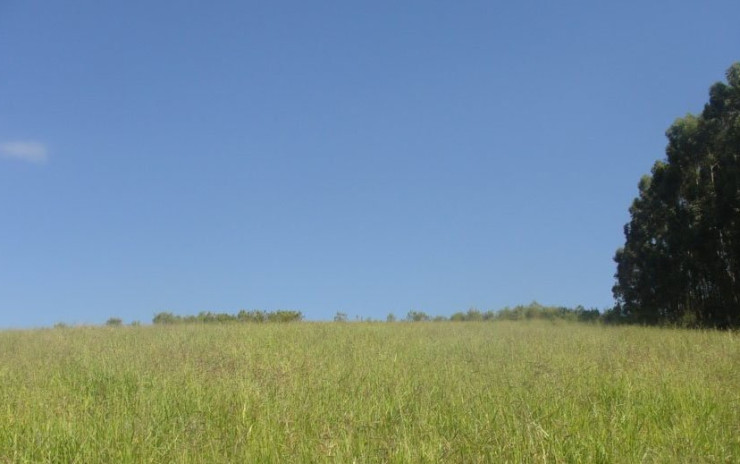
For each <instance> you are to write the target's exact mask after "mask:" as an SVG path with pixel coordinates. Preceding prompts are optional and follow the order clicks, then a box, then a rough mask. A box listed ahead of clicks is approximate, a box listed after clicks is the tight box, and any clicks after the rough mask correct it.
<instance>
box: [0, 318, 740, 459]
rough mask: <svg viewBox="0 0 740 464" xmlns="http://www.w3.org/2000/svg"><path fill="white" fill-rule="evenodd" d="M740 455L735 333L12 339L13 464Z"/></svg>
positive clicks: (2, 351)
mask: <svg viewBox="0 0 740 464" xmlns="http://www.w3.org/2000/svg"><path fill="white" fill-rule="evenodd" d="M25 462H28V463H37V462H38V463H46V462H49V463H269V462H275V463H313V462H319V463H322V462H332V463H352V462H357V463H365V462H367V463H382V462H390V463H407V462H408V463H410V462H444V463H447V462H460V463H476V462H491V463H499V462H512V463H517V462H583V463H598V462H624V463H639V462H666V463H668V462H670V463H674V462H740V335H738V334H737V333H733V332H721V331H689V330H674V329H658V328H641V327H610V326H601V325H588V324H578V323H558V322H478V323H475V322H470V323H468V322H465V323H454V322H440V323H432V322H426V323H408V322H403V323H401V322H399V323H361V322H358V323H307V322H302V323H290V324H223V325H218V324H214V325H189V324H185V325H176V326H139V327H80V328H57V329H43V330H28V331H4V332H0V463H25Z"/></svg>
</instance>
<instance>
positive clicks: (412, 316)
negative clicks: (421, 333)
mask: <svg viewBox="0 0 740 464" xmlns="http://www.w3.org/2000/svg"><path fill="white" fill-rule="evenodd" d="M406 320H407V321H409V322H424V321H428V320H429V315H428V314H427V313H425V312H424V311H409V312H408V314H406Z"/></svg>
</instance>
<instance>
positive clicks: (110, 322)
mask: <svg viewBox="0 0 740 464" xmlns="http://www.w3.org/2000/svg"><path fill="white" fill-rule="evenodd" d="M105 325H107V326H110V327H119V326H122V325H123V321H122V320H121V319H119V318H117V317H111V318H110V319H108V320H107V321H105Z"/></svg>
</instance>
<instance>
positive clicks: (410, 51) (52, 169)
mask: <svg viewBox="0 0 740 464" xmlns="http://www.w3.org/2000/svg"><path fill="white" fill-rule="evenodd" d="M738 18H740V2H738V1H737V0H727V1H702V2H697V1H681V0H679V1H655V2H652V1H650V2H644V1H631V0H628V1H619V2H617V1H610V2H599V1H582V2H573V1H563V2H550V1H547V2H546V1H539V2H513V1H512V2H495V1H461V2H450V1H430V0H424V1H380V0H379V1H366V2H347V1H331V2H329V1H312V2H306V1H279V0H277V1H265V2H252V1H220V2H197V1H177V2H176V1H150V0H147V1H143V0H128V1H121V2H101V1H99V0H65V1H35V0H0V327H34V326H46V325H52V324H54V323H56V322H65V323H68V324H88V323H102V322H104V321H105V320H106V319H108V318H109V317H113V316H116V317H120V318H122V319H123V320H124V321H125V322H130V321H133V320H140V321H143V322H149V321H151V319H152V316H153V315H154V314H155V313H157V312H160V311H173V312H175V313H178V314H193V313H197V312H199V311H225V312H236V311H238V310H239V309H242V308H243V309H263V310H269V311H272V310H277V309H294V310H299V311H302V312H303V313H304V315H305V316H306V317H307V318H308V319H331V318H332V317H333V315H334V314H335V313H336V312H338V311H341V312H345V313H347V314H348V315H349V317H350V318H354V317H355V316H356V315H360V316H363V317H372V318H376V319H377V318H385V316H386V315H387V314H388V313H389V312H393V313H395V314H396V315H397V316H399V317H403V316H404V315H405V314H406V313H407V312H408V311H409V310H419V311H425V312H427V313H429V314H432V315H437V314H441V315H450V314H452V313H453V312H455V311H460V310H466V309H467V308H469V307H471V306H475V307H478V308H479V309H482V310H488V309H499V308H501V307H504V306H507V305H508V306H512V305H516V304H520V303H529V302H531V301H533V300H537V301H539V302H540V303H543V304H554V305H568V306H573V305H577V304H582V305H584V306H586V307H597V308H599V309H603V308H605V307H608V306H610V305H611V304H613V300H612V295H611V287H612V285H613V282H614V278H613V274H614V271H615V266H614V263H613V261H612V257H613V254H614V251H615V249H616V248H617V247H619V246H620V245H621V244H622V243H623V240H624V238H623V235H622V227H623V225H624V223H625V222H627V221H628V218H629V215H628V211H627V209H628V207H629V205H630V203H631V201H632V199H633V197H634V196H635V195H636V193H637V187H636V186H637V182H638V180H639V178H640V176H641V175H642V174H644V173H647V172H649V170H650V167H651V166H652V164H653V162H654V161H655V160H657V159H659V158H662V157H663V156H664V148H665V143H666V140H665V137H664V132H665V130H666V129H667V128H668V126H669V125H670V124H671V123H672V121H673V120H674V119H675V118H677V117H680V116H683V115H684V114H686V113H687V112H693V113H696V112H699V111H701V109H702V107H703V104H704V103H705V102H706V101H707V91H708V88H709V86H710V85H711V84H712V83H713V82H715V81H718V80H722V79H723V78H724V71H725V70H726V69H727V68H728V67H729V66H730V64H731V63H732V62H733V61H737V60H740V26H739V25H738V24H739V23H738Z"/></svg>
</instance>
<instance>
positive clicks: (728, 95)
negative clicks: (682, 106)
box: [612, 63, 740, 327]
mask: <svg viewBox="0 0 740 464" xmlns="http://www.w3.org/2000/svg"><path fill="white" fill-rule="evenodd" d="M726 78H727V82H726V83H724V82H718V83H716V84H714V85H713V86H712V87H711V88H710V91H709V102H708V103H707V104H706V105H705V106H704V109H703V111H702V112H701V114H699V115H692V114H689V115H687V116H685V117H683V118H680V119H677V120H676V121H675V122H674V123H673V125H671V127H670V128H669V129H668V131H667V132H666V136H667V138H668V145H667V148H666V157H665V158H664V159H662V160H659V161H657V162H656V163H655V164H654V166H653V168H652V171H651V174H650V175H646V176H644V177H643V178H642V179H641V180H640V182H639V184H638V188H639V194H638V196H637V198H635V199H634V201H633V202H632V206H631V207H630V209H629V212H630V216H631V219H630V222H629V223H628V224H627V225H625V227H624V235H625V244H624V246H623V247H622V248H619V249H618V250H617V252H616V255H615V257H614V260H615V261H616V263H617V271H616V274H615V278H616V284H615V285H614V288H613V293H614V298H615V300H616V306H615V308H614V310H613V312H612V314H613V316H614V317H616V318H617V319H622V320H625V321H630V322H638V323H653V324H654V323H675V324H681V325H688V326H705V327H706V326H710V327H737V326H738V325H740V63H735V64H733V65H732V66H731V67H730V68H729V69H728V70H727V72H726Z"/></svg>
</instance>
